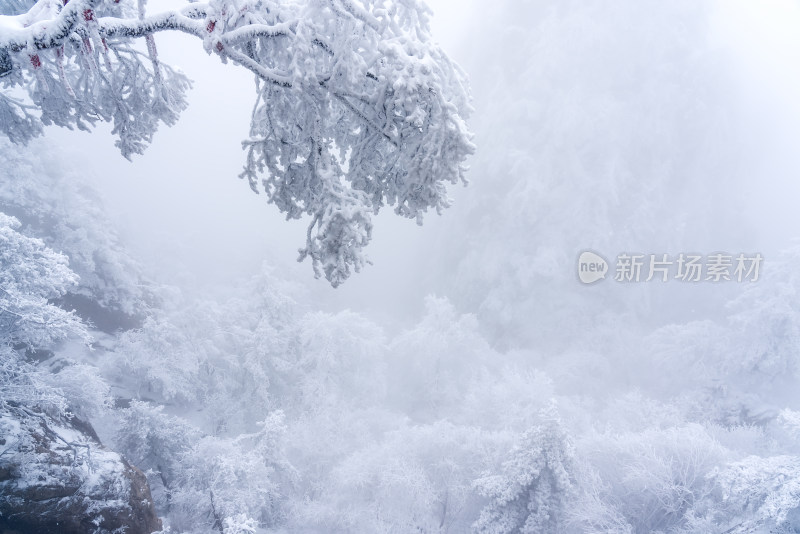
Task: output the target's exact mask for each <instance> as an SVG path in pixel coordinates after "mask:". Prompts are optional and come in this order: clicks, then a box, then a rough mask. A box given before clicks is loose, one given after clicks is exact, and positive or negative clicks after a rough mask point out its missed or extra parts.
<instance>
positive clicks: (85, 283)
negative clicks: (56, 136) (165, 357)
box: [0, 140, 153, 331]
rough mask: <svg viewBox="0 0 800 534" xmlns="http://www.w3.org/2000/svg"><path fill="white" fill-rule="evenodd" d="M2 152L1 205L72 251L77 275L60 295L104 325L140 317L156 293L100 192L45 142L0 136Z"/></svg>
mask: <svg viewBox="0 0 800 534" xmlns="http://www.w3.org/2000/svg"><path fill="white" fill-rule="evenodd" d="M0 154H1V155H2V159H3V167H2V169H0V209H2V210H3V211H5V212H6V213H8V214H11V215H13V216H15V217H16V218H17V219H19V220H20V222H21V223H22V226H21V231H22V232H23V233H24V234H25V235H28V236H31V237H36V238H39V239H42V240H43V241H44V242H45V243H46V244H47V245H48V246H49V247H50V248H52V249H54V250H56V251H58V252H60V253H61V254H64V255H65V256H67V257H68V258H69V265H70V268H71V269H72V270H73V271H74V272H75V273H76V274H77V275H78V276H79V280H78V281H77V283H76V284H73V285H72V286H70V287H69V288H68V289H67V291H66V292H65V294H63V295H61V298H63V299H64V300H65V301H66V302H65V305H66V306H73V307H76V308H78V312H79V313H80V314H81V315H82V316H83V317H84V319H87V320H89V321H91V322H92V323H93V324H94V326H96V327H98V328H100V329H103V330H109V331H114V330H116V329H118V328H128V327H130V326H132V325H133V324H135V320H134V318H135V317H141V316H143V315H144V313H145V312H146V309H147V307H148V304H149V303H150V301H151V300H152V298H153V297H152V292H149V291H148V288H147V284H146V283H145V282H144V280H143V276H142V275H141V269H140V267H139V265H137V263H136V262H135V261H133V259H131V258H130V256H129V255H128V253H127V252H126V250H125V249H124V248H123V247H122V246H121V245H120V243H119V239H118V237H117V235H116V232H115V231H114V229H113V226H112V225H111V224H110V223H109V221H108V218H107V217H106V215H105V213H104V212H103V209H102V203H101V201H100V199H99V197H98V195H97V194H96V193H95V192H94V191H92V190H91V189H90V188H89V187H88V186H87V185H85V184H84V183H83V180H82V178H81V177H80V176H79V175H78V173H77V172H76V171H74V170H71V169H69V168H67V167H65V165H64V157H63V155H62V156H60V155H59V154H57V153H54V151H53V149H52V148H51V147H48V146H47V145H46V144H45V143H44V142H32V143H31V144H30V145H29V146H27V147H21V146H18V145H12V144H11V143H9V142H8V141H6V140H0Z"/></svg>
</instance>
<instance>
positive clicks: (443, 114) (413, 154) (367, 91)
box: [0, 0, 473, 286]
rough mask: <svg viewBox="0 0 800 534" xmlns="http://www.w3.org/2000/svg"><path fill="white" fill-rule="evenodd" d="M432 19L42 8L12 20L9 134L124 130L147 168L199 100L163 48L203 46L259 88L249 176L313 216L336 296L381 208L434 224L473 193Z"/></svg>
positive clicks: (465, 134) (254, 8) (7, 29)
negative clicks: (459, 187) (168, 132)
mask: <svg viewBox="0 0 800 534" xmlns="http://www.w3.org/2000/svg"><path fill="white" fill-rule="evenodd" d="M428 15H429V13H428V9H427V7H426V6H425V5H424V4H422V3H421V2H416V1H414V2H398V1H393V0H380V1H375V2H364V3H361V2H353V1H349V0H346V1H340V0H336V1H334V2H320V1H318V0H308V1H303V2H295V1H287V0H280V1H262V0H247V1H244V2H242V1H232V0H212V1H211V2H209V3H192V4H190V5H188V6H186V7H185V8H184V9H182V10H176V11H169V12H165V13H159V14H156V15H151V14H148V13H147V12H146V10H145V2H144V1H143V0H139V1H138V3H135V2H134V1H133V0H123V1H122V2H120V1H112V0H73V1H71V2H70V3H69V4H63V3H62V2H61V1H60V0H40V1H39V2H37V3H36V4H35V5H34V6H33V7H32V8H31V9H30V10H29V11H28V12H27V13H23V14H19V15H15V16H10V15H0V84H2V85H3V87H4V89H5V91H4V92H3V93H0V118H2V121H0V128H2V131H3V133H4V134H5V135H7V136H8V137H9V138H10V139H11V140H12V141H15V142H26V141H27V140H29V139H30V138H31V137H33V136H35V135H38V134H39V133H40V132H41V129H42V126H43V125H48V124H56V125H59V126H66V127H69V128H72V127H77V128H80V129H86V128H87V127H88V126H90V125H92V124H94V123H95V122H96V121H98V120H104V121H111V122H112V123H113V124H114V129H113V133H114V134H116V135H117V137H118V140H117V146H118V147H119V148H120V150H121V152H122V154H123V155H124V156H126V157H130V156H131V155H132V154H135V153H141V152H142V151H143V150H144V149H145V147H146V145H147V144H149V142H150V141H151V139H152V136H153V133H154V132H155V130H156V128H157V126H158V124H159V123H160V122H164V123H165V124H168V125H170V124H172V123H174V122H175V121H176V120H177V118H178V114H179V113H180V111H181V110H182V109H183V108H184V107H185V105H186V102H185V98H184V93H185V91H186V89H187V87H188V81H187V80H186V79H185V77H184V76H183V75H182V74H180V73H179V72H177V71H174V70H173V69H171V68H170V67H169V66H167V65H165V64H164V63H162V62H161V61H160V60H159V59H158V54H157V49H156V44H155V38H154V34H156V33H158V32H161V31H168V30H171V31H180V32H183V33H187V34H189V35H192V36H195V37H198V38H199V39H200V40H201V41H202V45H203V47H204V48H205V50H206V51H207V52H208V53H209V54H211V53H213V54H216V55H218V56H219V57H220V59H221V60H222V61H228V60H230V61H232V62H233V63H235V64H237V65H240V66H242V67H244V68H247V69H249V70H250V71H252V72H253V74H254V75H255V76H256V92H257V100H256V105H255V107H254V111H253V117H252V123H251V127H250V134H249V136H248V138H247V139H246V140H245V141H244V143H243V144H244V147H245V149H246V152H247V163H246V165H245V168H244V171H243V173H242V177H244V178H247V180H248V181H249V183H250V187H251V188H252V189H253V190H254V191H256V192H258V191H259V189H262V188H263V190H264V191H265V192H266V194H267V196H268V199H269V201H270V202H271V203H273V204H275V205H276V206H277V208H278V209H279V210H281V211H282V212H283V213H285V214H286V217H287V218H300V217H301V216H304V215H307V216H309V217H311V223H310V224H309V227H308V238H307V242H306V246H305V247H304V248H303V249H302V250H301V252H300V258H301V259H303V258H305V257H310V258H311V260H312V263H313V267H314V270H315V272H316V274H317V276H320V275H322V274H324V275H325V277H326V278H327V279H328V280H329V281H330V282H331V284H333V285H334V286H337V285H339V284H340V283H342V282H343V281H344V280H345V279H346V278H347V277H348V276H349V275H350V273H351V271H352V270H355V271H358V270H360V269H361V267H362V266H363V265H364V263H365V261H366V260H365V257H364V254H363V251H362V249H363V248H364V247H365V246H366V245H367V243H368V242H369V241H370V239H371V236H372V215H373V214H374V213H377V212H378V210H379V209H380V208H381V207H383V206H384V205H390V206H394V208H395V212H396V213H397V214H399V215H402V216H404V217H409V218H413V219H416V220H417V221H418V222H421V221H422V217H423V214H424V213H425V212H426V211H427V210H428V209H434V210H436V211H437V212H439V211H441V210H442V209H443V208H445V207H447V206H448V205H449V204H450V200H449V199H448V197H447V192H446V188H445V186H446V184H447V183H457V182H459V181H463V180H464V172H465V167H464V165H463V163H464V160H465V158H466V157H467V156H468V155H469V154H470V153H472V151H473V145H472V143H471V142H470V137H471V134H470V133H469V131H468V130H467V127H466V125H465V122H464V118H465V117H466V115H467V114H468V112H469V103H468V93H467V89H466V82H465V77H464V76H463V74H462V73H461V71H460V70H459V68H458V67H457V66H456V65H455V64H453V63H452V62H451V61H450V60H449V58H448V57H447V56H446V55H445V54H444V52H443V51H442V50H441V49H440V48H439V47H438V46H437V45H436V44H435V43H434V42H433V41H432V38H431V36H430V32H429V29H428ZM137 38H144V40H145V42H146V45H147V53H146V54H144V53H142V52H141V51H139V50H138V49H137V48H135V47H134V46H133V41H134V40H135V39H137ZM17 88H21V89H23V90H25V91H26V92H27V95H28V98H27V100H20V99H18V98H17V96H16V95H17V92H15V91H14V90H15V89H17Z"/></svg>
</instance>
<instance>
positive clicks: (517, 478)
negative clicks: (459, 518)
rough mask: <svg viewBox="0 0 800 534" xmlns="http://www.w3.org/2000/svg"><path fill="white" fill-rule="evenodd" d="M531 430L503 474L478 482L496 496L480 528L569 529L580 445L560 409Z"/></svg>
mask: <svg viewBox="0 0 800 534" xmlns="http://www.w3.org/2000/svg"><path fill="white" fill-rule="evenodd" d="M544 419H545V421H544V422H543V423H542V424H541V425H538V426H535V427H534V428H532V429H531V430H529V431H527V432H526V433H525V434H524V435H523V436H522V439H521V440H520V443H519V444H517V445H516V446H515V447H514V449H513V450H512V451H511V454H510V458H509V459H508V460H507V461H505V462H504V463H503V469H502V474H499V475H491V476H488V477H483V478H481V479H479V480H477V481H476V486H477V487H478V490H479V491H480V493H481V494H482V495H484V496H486V497H488V498H489V499H490V502H489V504H488V505H487V506H486V507H485V508H484V509H483V510H482V511H481V515H480V517H479V518H478V521H477V522H476V523H475V525H474V531H475V532H480V533H486V534H513V533H521V534H533V533H536V532H554V533H555V532H563V531H564V526H565V515H566V513H567V511H568V509H569V506H570V503H571V500H572V497H573V495H572V493H573V491H574V490H575V488H574V473H573V471H574V466H573V464H574V454H575V453H574V447H573V444H572V440H571V439H570V438H569V436H568V435H567V434H566V432H565V431H564V429H563V428H562V426H561V422H560V421H559V419H558V417H557V415H556V413H555V412H554V411H553V412H551V413H547V414H545V417H544Z"/></svg>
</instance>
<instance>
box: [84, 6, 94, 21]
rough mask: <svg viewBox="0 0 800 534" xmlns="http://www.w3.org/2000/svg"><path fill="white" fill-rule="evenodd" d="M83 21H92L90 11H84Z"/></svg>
mask: <svg viewBox="0 0 800 534" xmlns="http://www.w3.org/2000/svg"><path fill="white" fill-rule="evenodd" d="M83 20H85V21H86V22H89V21H91V20H94V11H92V10H91V9H84V10H83Z"/></svg>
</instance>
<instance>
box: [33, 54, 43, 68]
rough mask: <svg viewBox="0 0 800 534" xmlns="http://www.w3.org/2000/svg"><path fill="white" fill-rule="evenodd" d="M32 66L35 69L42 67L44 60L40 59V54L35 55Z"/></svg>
mask: <svg viewBox="0 0 800 534" xmlns="http://www.w3.org/2000/svg"><path fill="white" fill-rule="evenodd" d="M31 65H33V68H34V69H38V68H39V67H41V66H42V60H41V59H39V54H33V55H32V56H31Z"/></svg>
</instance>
